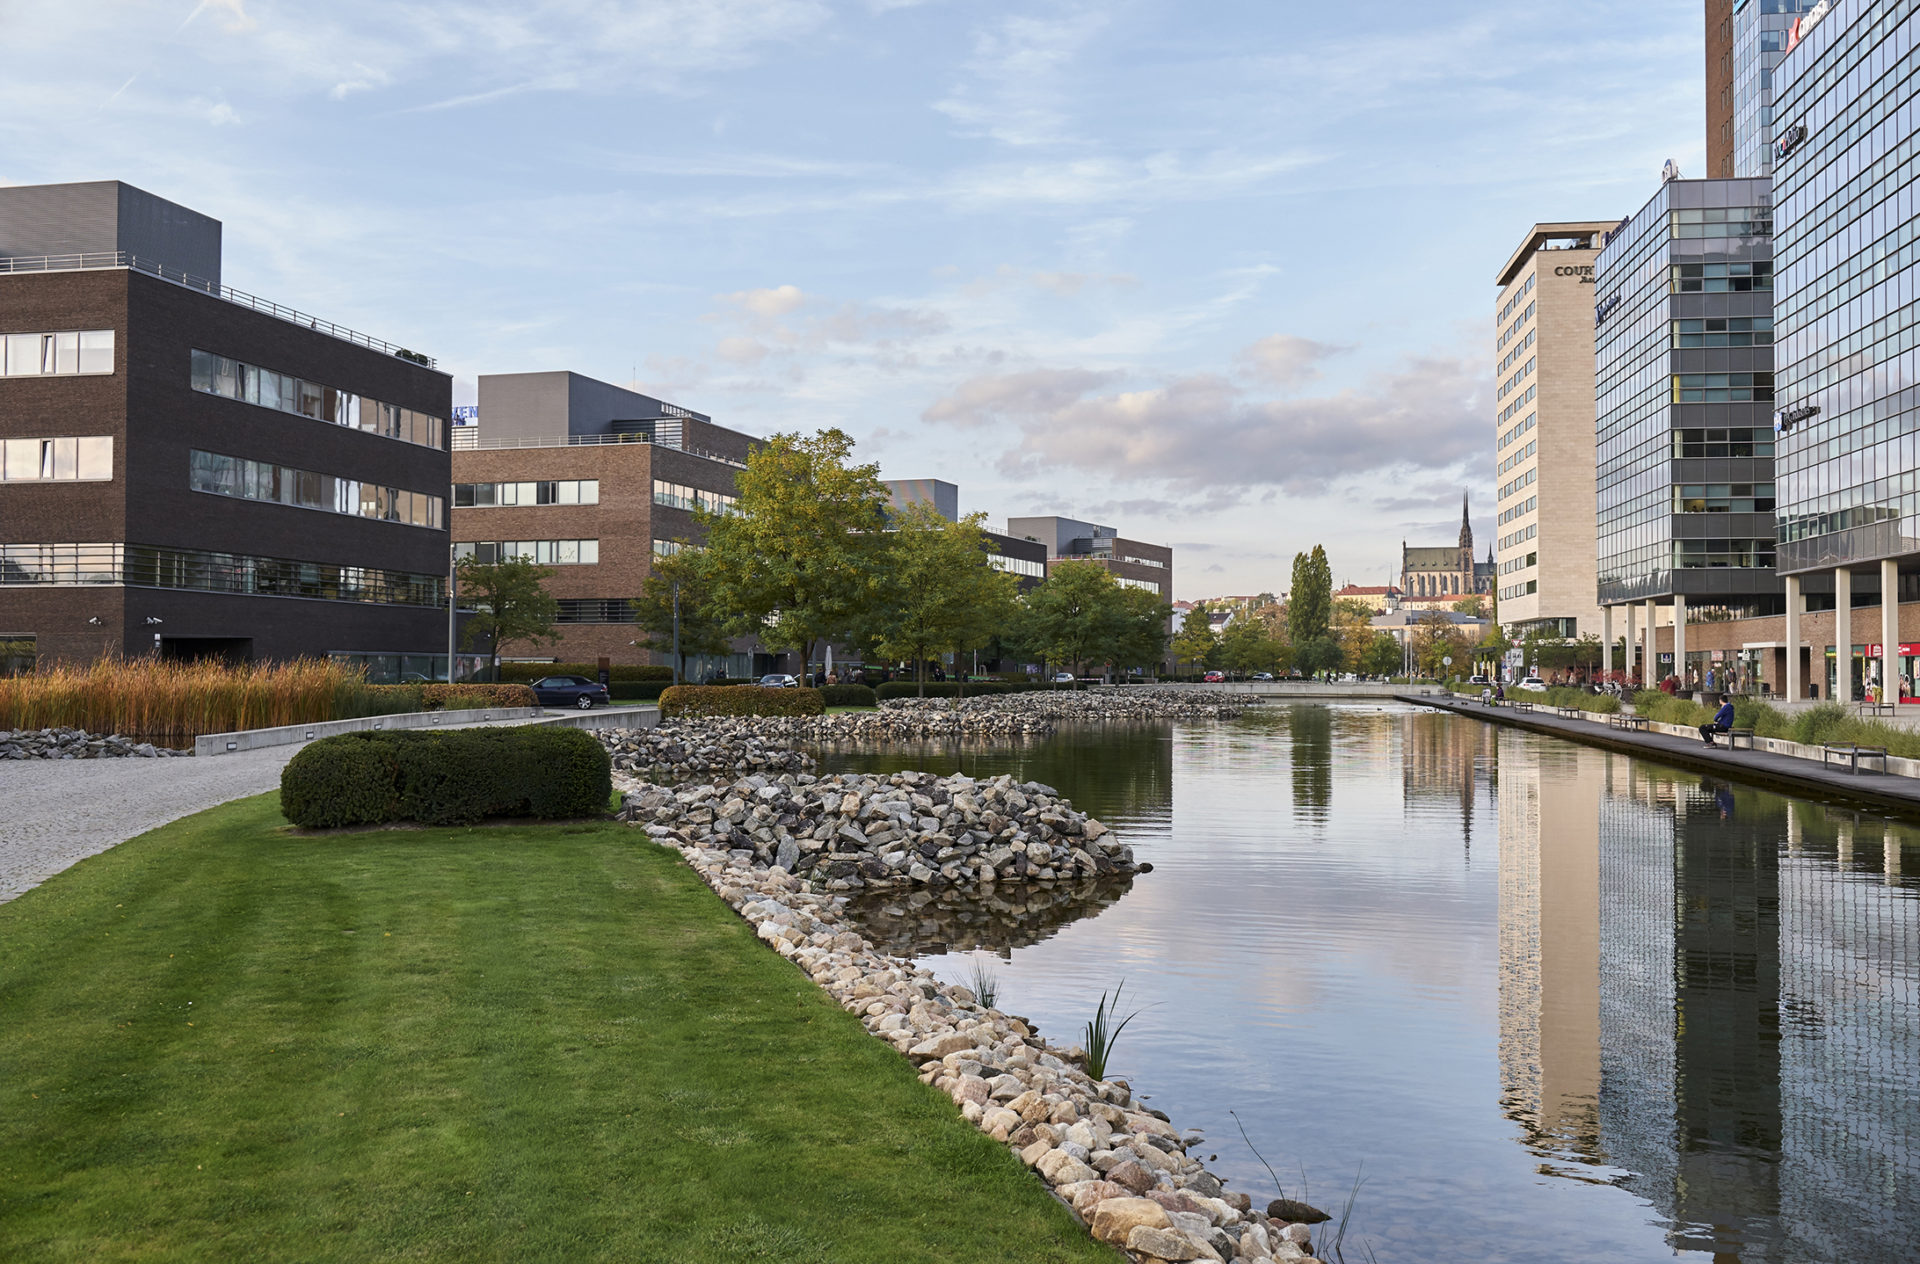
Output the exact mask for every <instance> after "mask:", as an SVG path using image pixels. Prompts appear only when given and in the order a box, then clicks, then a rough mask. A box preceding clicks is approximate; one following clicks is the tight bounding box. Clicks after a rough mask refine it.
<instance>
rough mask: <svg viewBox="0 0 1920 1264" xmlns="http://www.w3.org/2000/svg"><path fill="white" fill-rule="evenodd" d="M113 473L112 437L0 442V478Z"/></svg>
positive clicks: (64, 477)
mask: <svg viewBox="0 0 1920 1264" xmlns="http://www.w3.org/2000/svg"><path fill="white" fill-rule="evenodd" d="M112 477H113V439H112V437H111V436H108V435H87V436H83V437H80V438H74V439H8V440H6V441H5V442H0V482H5V483H43V482H53V481H60V482H66V481H69V480H75V479H84V480H89V481H98V480H101V479H110V478H112Z"/></svg>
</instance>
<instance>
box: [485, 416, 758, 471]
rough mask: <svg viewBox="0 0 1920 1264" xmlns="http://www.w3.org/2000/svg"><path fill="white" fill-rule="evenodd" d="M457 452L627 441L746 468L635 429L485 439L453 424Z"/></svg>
mask: <svg viewBox="0 0 1920 1264" xmlns="http://www.w3.org/2000/svg"><path fill="white" fill-rule="evenodd" d="M450 429H451V433H452V436H453V448H452V450H453V451H455V452H477V451H487V452H495V451H502V450H506V449H513V448H594V447H609V448H611V447H619V446H621V445H622V444H628V443H644V444H655V445H657V446H659V447H662V448H666V449H668V450H669V451H673V452H684V453H686V454H687V455H688V456H697V457H700V458H701V459H702V460H707V461H716V462H718V463H719V464H721V465H730V466H732V467H733V468H734V469H736V470H744V469H746V468H747V463H746V462H745V461H740V460H736V459H735V458H733V457H730V456H722V455H721V454H720V453H718V452H708V451H706V450H704V449H702V448H689V447H685V446H682V445H680V444H675V443H661V442H660V441H659V440H657V439H655V438H653V437H652V436H651V435H648V434H645V433H642V432H635V433H631V434H582V435H526V436H509V437H507V438H502V439H488V438H483V437H482V436H480V435H477V434H470V433H463V432H464V431H471V430H473V429H474V427H472V426H454V427H451V428H450Z"/></svg>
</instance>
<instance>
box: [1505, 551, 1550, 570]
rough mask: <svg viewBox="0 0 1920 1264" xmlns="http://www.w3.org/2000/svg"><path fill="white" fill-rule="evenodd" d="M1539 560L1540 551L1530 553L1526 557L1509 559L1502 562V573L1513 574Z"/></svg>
mask: <svg viewBox="0 0 1920 1264" xmlns="http://www.w3.org/2000/svg"><path fill="white" fill-rule="evenodd" d="M1539 560H1540V555H1539V554H1538V553H1528V554H1526V555H1525V556H1524V557H1516V558H1512V559H1510V560H1508V561H1505V562H1502V563H1500V573H1501V574H1502V575H1511V574H1513V573H1514V572H1515V571H1523V570H1526V569H1527V568H1528V567H1529V566H1532V565H1534V564H1535V563H1537V562H1538V561H1539Z"/></svg>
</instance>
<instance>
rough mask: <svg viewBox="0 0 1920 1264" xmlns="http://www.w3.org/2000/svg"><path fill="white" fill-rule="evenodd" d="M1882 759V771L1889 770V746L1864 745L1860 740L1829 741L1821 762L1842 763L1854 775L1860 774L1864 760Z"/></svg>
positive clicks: (1823, 750) (1823, 749)
mask: <svg viewBox="0 0 1920 1264" xmlns="http://www.w3.org/2000/svg"><path fill="white" fill-rule="evenodd" d="M1874 760H1879V761H1880V771H1881V772H1885V771H1886V770H1887V748H1886V747H1884V746H1862V745H1861V744H1860V743H1858V742H1828V743H1827V744H1826V746H1825V747H1823V748H1822V755H1821V761H1820V762H1821V763H1823V764H1829V765H1830V764H1833V763H1836V762H1838V763H1840V764H1843V765H1845V766H1846V768H1847V771H1849V772H1851V773H1852V774H1853V775H1854V776H1856V777H1857V776H1859V775H1860V765H1861V763H1862V761H1865V762H1868V763H1871V762H1872V761H1874Z"/></svg>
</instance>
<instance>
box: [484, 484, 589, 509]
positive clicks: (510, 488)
mask: <svg viewBox="0 0 1920 1264" xmlns="http://www.w3.org/2000/svg"><path fill="white" fill-rule="evenodd" d="M599 503H600V480H598V479H593V478H583V479H561V480H559V481H549V482H539V483H455V484H454V485H453V505H454V508H456V509H468V508H475V509H478V508H486V507H490V506H497V505H597V504H599Z"/></svg>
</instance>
